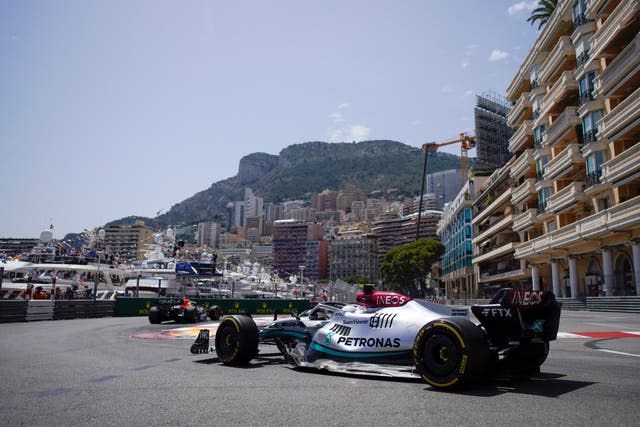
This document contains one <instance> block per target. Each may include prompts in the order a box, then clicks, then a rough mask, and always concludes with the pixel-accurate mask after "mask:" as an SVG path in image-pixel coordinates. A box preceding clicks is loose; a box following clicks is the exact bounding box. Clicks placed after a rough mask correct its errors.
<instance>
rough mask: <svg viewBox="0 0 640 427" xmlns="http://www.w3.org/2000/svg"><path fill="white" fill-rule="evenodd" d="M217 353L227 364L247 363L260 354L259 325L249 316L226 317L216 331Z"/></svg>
mask: <svg viewBox="0 0 640 427" xmlns="http://www.w3.org/2000/svg"><path fill="white" fill-rule="evenodd" d="M216 354H217V355H218V358H219V359H220V361H221V362H222V363H224V364H225V365H246V364H247V363H249V362H250V361H251V359H253V358H254V357H255V356H256V355H257V354H258V327H257V326H256V324H255V322H254V321H253V319H252V318H250V317H248V316H227V317H225V318H224V319H223V320H222V322H220V325H219V326H218V330H217V332H216Z"/></svg>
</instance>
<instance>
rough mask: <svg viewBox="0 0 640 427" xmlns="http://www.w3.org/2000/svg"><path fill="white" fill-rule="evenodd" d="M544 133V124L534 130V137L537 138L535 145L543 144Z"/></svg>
mask: <svg viewBox="0 0 640 427" xmlns="http://www.w3.org/2000/svg"><path fill="white" fill-rule="evenodd" d="M542 135H544V125H540V126H538V127H537V128H535V129H534V130H533V138H534V140H535V145H536V147H538V148H539V147H540V145H541V144H542Z"/></svg>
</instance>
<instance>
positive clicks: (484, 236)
mask: <svg viewBox="0 0 640 427" xmlns="http://www.w3.org/2000/svg"><path fill="white" fill-rule="evenodd" d="M512 223H513V215H507V216H505V217H504V218H502V219H501V220H500V221H498V222H497V223H495V224H493V225H492V226H491V227H489V228H487V229H486V230H485V231H483V232H482V233H480V234H478V235H477V236H476V237H474V239H473V240H472V242H473V244H474V245H477V244H479V243H480V242H483V241H485V240H488V239H489V238H491V237H492V236H494V235H496V234H498V233H499V232H500V231H502V230H504V229H505V228H507V227H509V226H510V225H511V224H512Z"/></svg>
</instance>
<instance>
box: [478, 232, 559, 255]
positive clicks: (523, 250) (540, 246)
mask: <svg viewBox="0 0 640 427" xmlns="http://www.w3.org/2000/svg"><path fill="white" fill-rule="evenodd" d="M550 240H551V239H550V238H549V235H548V234H545V235H544V236H540V237H536V238H535V239H531V240H529V241H527V242H524V243H520V244H519V245H518V246H517V247H516V250H515V253H514V254H513V256H514V257H515V258H526V257H530V256H533V255H535V254H537V253H540V252H542V251H544V250H545V249H547V248H548V247H549V241H550ZM474 261H475V260H474Z"/></svg>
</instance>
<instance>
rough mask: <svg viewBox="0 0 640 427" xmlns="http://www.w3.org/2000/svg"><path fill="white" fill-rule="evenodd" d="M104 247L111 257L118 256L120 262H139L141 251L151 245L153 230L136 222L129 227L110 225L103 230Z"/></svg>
mask: <svg viewBox="0 0 640 427" xmlns="http://www.w3.org/2000/svg"><path fill="white" fill-rule="evenodd" d="M104 231H105V237H104V247H105V248H107V250H108V252H109V253H110V254H112V255H115V254H118V256H119V257H120V259H121V260H129V261H133V260H141V259H143V258H144V254H143V249H144V247H145V245H147V244H149V243H151V238H152V236H153V230H152V229H151V228H150V227H147V226H146V225H144V222H143V221H136V222H135V224H130V225H110V226H107V227H105V228H104Z"/></svg>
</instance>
